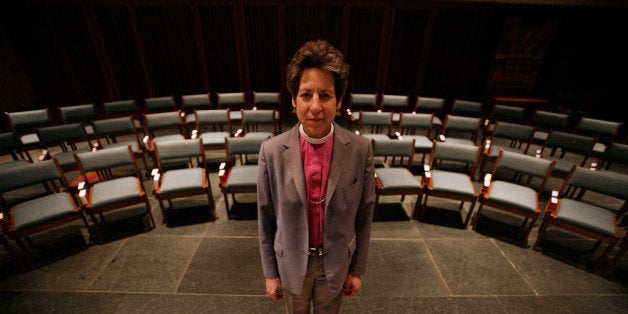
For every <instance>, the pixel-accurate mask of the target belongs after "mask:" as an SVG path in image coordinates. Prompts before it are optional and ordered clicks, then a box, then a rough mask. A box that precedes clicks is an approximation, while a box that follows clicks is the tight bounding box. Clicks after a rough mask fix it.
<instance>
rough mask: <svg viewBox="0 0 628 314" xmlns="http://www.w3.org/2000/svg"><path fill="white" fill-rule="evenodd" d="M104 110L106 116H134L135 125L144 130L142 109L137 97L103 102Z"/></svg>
mask: <svg viewBox="0 0 628 314" xmlns="http://www.w3.org/2000/svg"><path fill="white" fill-rule="evenodd" d="M102 110H103V113H104V118H118V117H128V116H131V117H133V126H135V128H136V129H138V130H141V131H142V132H144V121H143V117H142V109H141V106H140V105H139V104H138V103H137V101H136V100H135V99H125V100H117V101H107V102H103V103H102Z"/></svg>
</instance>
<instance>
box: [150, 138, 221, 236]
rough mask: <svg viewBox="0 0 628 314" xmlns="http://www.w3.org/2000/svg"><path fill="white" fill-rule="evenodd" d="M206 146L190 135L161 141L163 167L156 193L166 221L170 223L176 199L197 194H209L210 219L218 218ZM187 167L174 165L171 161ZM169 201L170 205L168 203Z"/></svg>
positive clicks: (157, 148) (158, 155)
mask: <svg viewBox="0 0 628 314" xmlns="http://www.w3.org/2000/svg"><path fill="white" fill-rule="evenodd" d="M204 151H205V149H204V147H203V141H202V140H201V139H187V140H179V141H169V142H162V143H157V144H156V145H155V156H156V159H157V165H158V169H159V177H158V179H157V180H155V185H154V186H153V194H154V195H155V198H157V200H158V201H159V207H160V208H161V212H162V216H163V220H164V223H165V224H166V225H168V212H169V211H171V210H173V203H172V200H173V199H176V198H185V197H191V196H195V195H206V196H207V200H208V202H209V206H208V209H209V217H210V220H212V221H213V220H214V219H215V218H216V210H215V204H214V198H213V196H212V189H211V184H210V181H209V175H208V173H207V162H206V160H205V153H204ZM182 159H183V160H185V162H184V163H183V164H184V167H181V168H178V167H177V168H170V163H169V161H175V163H176V164H181V163H180V162H179V160H182ZM164 201H167V202H168V205H169V206H168V207H167V208H166V207H165V206H164Z"/></svg>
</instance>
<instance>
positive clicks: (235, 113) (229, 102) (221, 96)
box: [214, 92, 249, 124]
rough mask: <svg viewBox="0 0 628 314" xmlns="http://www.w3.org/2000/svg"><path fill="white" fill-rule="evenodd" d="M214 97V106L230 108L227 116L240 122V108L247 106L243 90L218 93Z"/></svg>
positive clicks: (232, 120)
mask: <svg viewBox="0 0 628 314" xmlns="http://www.w3.org/2000/svg"><path fill="white" fill-rule="evenodd" d="M216 99H217V101H218V104H217V106H214V107H216V108H220V109H230V110H229V117H230V118H231V122H235V123H238V124H240V121H241V120H242V111H240V110H241V109H248V108H249V107H248V106H247V104H246V98H245V95H244V92H233V93H218V94H217V95H216Z"/></svg>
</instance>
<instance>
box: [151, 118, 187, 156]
mask: <svg viewBox="0 0 628 314" xmlns="http://www.w3.org/2000/svg"><path fill="white" fill-rule="evenodd" d="M144 126H145V128H146V130H145V131H144V133H145V134H147V135H149V136H150V140H151V142H162V141H171V140H179V139H185V138H187V131H186V128H185V125H184V123H183V118H181V115H180V114H179V112H178V111H168V112H159V113H148V114H145V115H144ZM148 148H149V151H152V147H151V146H150V145H149V146H148Z"/></svg>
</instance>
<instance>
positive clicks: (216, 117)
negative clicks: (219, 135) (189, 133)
mask: <svg viewBox="0 0 628 314" xmlns="http://www.w3.org/2000/svg"><path fill="white" fill-rule="evenodd" d="M229 111H230V110H229V109H207V110H195V111H194V114H195V115H196V129H197V130H198V132H203V131H207V130H210V129H211V131H224V129H225V127H226V128H227V130H228V131H229V134H232V133H233V132H231V118H230V117H229Z"/></svg>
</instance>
